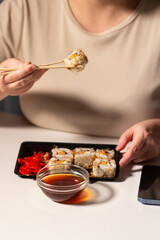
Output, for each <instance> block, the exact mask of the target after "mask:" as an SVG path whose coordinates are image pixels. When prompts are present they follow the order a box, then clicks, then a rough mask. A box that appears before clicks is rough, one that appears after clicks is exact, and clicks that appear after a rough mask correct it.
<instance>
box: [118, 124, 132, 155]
mask: <svg viewBox="0 0 160 240" xmlns="http://www.w3.org/2000/svg"><path fill="white" fill-rule="evenodd" d="M132 138H133V131H132V128H129V129H128V130H127V131H125V132H124V133H123V134H122V135H121V137H120V139H119V142H118V146H117V147H116V150H117V151H122V150H123V149H124V148H125V147H126V145H127V144H128V143H129V142H130V141H131V140H132Z"/></svg>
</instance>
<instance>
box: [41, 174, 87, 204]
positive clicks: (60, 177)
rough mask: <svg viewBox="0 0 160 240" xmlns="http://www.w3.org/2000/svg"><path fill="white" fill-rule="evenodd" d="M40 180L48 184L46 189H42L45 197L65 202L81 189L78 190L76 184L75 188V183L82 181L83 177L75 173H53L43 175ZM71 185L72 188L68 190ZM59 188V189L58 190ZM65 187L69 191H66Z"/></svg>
mask: <svg viewBox="0 0 160 240" xmlns="http://www.w3.org/2000/svg"><path fill="white" fill-rule="evenodd" d="M42 181H43V182H44V183H46V184H49V185H50V186H49V187H48V190H47V189H42V191H43V192H44V193H45V194H46V195H47V197H49V198H51V199H52V200H53V201H56V202H65V201H67V200H69V199H72V198H73V197H75V196H77V195H79V194H80V192H82V190H83V189H80V190H79V188H78V186H77V188H76V184H78V183H82V182H83V181H84V179H83V178H82V177H80V176H78V175H75V174H54V175H50V176H46V177H44V178H43V179H42ZM58 187H60V188H58ZM73 187H74V190H73V191H70V190H72V189H73ZM59 189H60V190H61V191H59ZM66 189H68V190H69V191H66Z"/></svg>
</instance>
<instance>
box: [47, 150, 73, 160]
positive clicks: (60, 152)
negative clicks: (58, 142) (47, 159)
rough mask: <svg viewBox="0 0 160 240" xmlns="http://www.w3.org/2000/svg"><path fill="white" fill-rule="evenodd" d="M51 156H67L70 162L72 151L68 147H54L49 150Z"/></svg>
mask: <svg viewBox="0 0 160 240" xmlns="http://www.w3.org/2000/svg"><path fill="white" fill-rule="evenodd" d="M51 155H52V158H58V159H60V158H63V159H64V158H67V159H70V160H71V162H73V151H72V150H70V149H69V148H58V147H55V148H53V149H52V150H51Z"/></svg>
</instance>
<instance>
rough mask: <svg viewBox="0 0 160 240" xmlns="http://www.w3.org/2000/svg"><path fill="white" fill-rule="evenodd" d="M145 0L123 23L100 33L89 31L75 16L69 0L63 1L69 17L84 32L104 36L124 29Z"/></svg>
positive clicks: (135, 16) (138, 12)
mask: <svg viewBox="0 0 160 240" xmlns="http://www.w3.org/2000/svg"><path fill="white" fill-rule="evenodd" d="M144 2H145V0H141V1H140V2H139V4H138V6H137V7H136V9H135V10H134V11H133V12H132V13H131V14H130V15H129V16H128V17H127V18H126V19H125V20H124V21H122V22H121V23H119V24H117V25H116V26H114V27H112V28H109V29H107V30H105V31H103V32H100V33H93V32H89V31H87V30H86V29H85V28H84V27H83V26H82V25H81V24H80V23H79V22H78V21H77V19H76V18H75V17H74V15H73V13H72V11H71V9H70V6H69V3H68V0H65V1H63V3H64V7H65V10H66V13H67V15H68V17H69V18H70V20H71V21H72V22H73V23H74V24H75V25H77V27H79V29H80V31H81V32H83V33H84V34H87V35H90V36H92V37H103V36H106V35H107V34H109V33H113V32H116V31H119V30H121V29H123V28H124V27H126V26H128V25H129V24H130V23H131V22H132V21H133V20H135V19H136V18H137V17H138V16H139V14H140V12H141V10H142V9H143V6H144Z"/></svg>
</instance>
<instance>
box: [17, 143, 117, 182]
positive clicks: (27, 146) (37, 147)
mask: <svg viewBox="0 0 160 240" xmlns="http://www.w3.org/2000/svg"><path fill="white" fill-rule="evenodd" d="M55 146H57V147H63V148H69V149H74V148H76V147H87V148H94V149H95V150H96V149H97V148H109V149H114V150H115V149H116V146H117V145H113V144H89V143H64V142H23V143H22V144H21V146H20V149H19V153H18V157H17V161H16V165H15V169H14V173H15V174H17V175H18V176H19V177H22V178H32V179H35V178H36V175H32V176H25V175H21V174H19V168H20V164H19V163H18V158H24V157H29V156H32V155H33V152H36V153H38V152H39V151H43V152H50V151H51V149H52V148H53V147H55ZM119 160H120V154H119V152H117V151H116V150H115V161H116V165H117V167H116V174H115V177H114V178H104V177H103V178H97V177H91V176H90V180H103V181H104V180H105V181H113V180H115V179H116V178H117V177H118V175H119Z"/></svg>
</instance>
